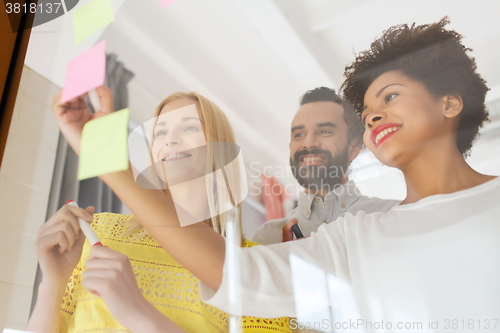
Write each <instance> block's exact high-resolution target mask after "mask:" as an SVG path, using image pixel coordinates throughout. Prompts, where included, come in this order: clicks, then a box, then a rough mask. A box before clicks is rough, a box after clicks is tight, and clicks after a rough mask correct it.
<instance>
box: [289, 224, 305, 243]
mask: <svg viewBox="0 0 500 333" xmlns="http://www.w3.org/2000/svg"><path fill="white" fill-rule="evenodd" d="M292 231H293V233H294V234H295V237H297V239H299V238H302V237H304V235H303V234H302V231H300V228H299V226H298V225H297V224H294V225H292Z"/></svg>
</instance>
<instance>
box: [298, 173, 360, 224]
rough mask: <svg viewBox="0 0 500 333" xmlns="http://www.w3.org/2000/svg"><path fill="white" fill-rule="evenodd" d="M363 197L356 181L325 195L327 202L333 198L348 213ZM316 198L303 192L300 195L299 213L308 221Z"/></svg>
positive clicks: (340, 186) (350, 181)
mask: <svg viewBox="0 0 500 333" xmlns="http://www.w3.org/2000/svg"><path fill="white" fill-rule="evenodd" d="M360 196H361V192H360V191H359V189H358V187H357V186H356V184H355V183H354V181H352V180H349V181H348V182H346V183H344V184H341V185H338V186H336V187H335V189H334V190H333V191H330V192H328V193H327V194H326V195H325V200H326V199H328V198H329V197H333V198H332V199H333V200H334V201H335V203H336V204H337V205H339V207H340V208H341V209H342V211H344V212H345V211H346V210H347V208H349V207H350V206H351V205H352V204H353V203H354V202H356V200H358V199H359V197H360ZM315 197H316V196H315V195H314V194H309V193H306V192H301V193H300V194H299V204H298V208H299V211H300V212H301V213H302V215H304V217H306V218H307V219H308V220H309V219H310V217H311V215H312V204H313V201H314V198H315Z"/></svg>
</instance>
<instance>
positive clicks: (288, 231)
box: [281, 219, 299, 243]
mask: <svg viewBox="0 0 500 333" xmlns="http://www.w3.org/2000/svg"><path fill="white" fill-rule="evenodd" d="M298 223H299V221H297V219H291V220H290V222H288V224H287V225H285V226H284V227H283V229H282V230H283V237H282V240H281V242H282V243H284V242H289V241H292V240H293V231H292V226H293V225H295V224H298Z"/></svg>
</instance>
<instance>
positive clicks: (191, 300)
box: [27, 87, 290, 332]
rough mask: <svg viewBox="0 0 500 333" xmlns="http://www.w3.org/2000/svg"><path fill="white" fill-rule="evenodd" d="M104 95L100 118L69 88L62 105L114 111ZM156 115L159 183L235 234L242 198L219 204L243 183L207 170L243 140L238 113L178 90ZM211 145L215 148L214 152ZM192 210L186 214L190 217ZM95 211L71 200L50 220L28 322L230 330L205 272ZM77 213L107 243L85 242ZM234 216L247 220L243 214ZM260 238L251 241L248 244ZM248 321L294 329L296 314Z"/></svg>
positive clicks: (140, 231) (40, 328) (73, 115)
mask: <svg viewBox="0 0 500 333" xmlns="http://www.w3.org/2000/svg"><path fill="white" fill-rule="evenodd" d="M98 93H99V94H100V95H101V112H102V113H101V114H97V115H93V116H91V114H90V112H89V111H88V108H87V106H86V104H85V103H84V102H83V100H82V99H81V98H80V99H76V100H73V101H71V102H68V103H65V104H60V103H59V100H60V92H59V93H58V94H57V95H56V96H55V97H54V112H55V113H57V112H63V113H65V116H66V117H67V118H68V119H81V118H83V119H86V120H89V119H90V118H91V117H94V118H96V117H99V116H101V115H104V114H106V112H107V111H106V110H108V109H109V110H112V109H113V106H112V103H107V102H106V101H107V100H108V99H106V97H109V96H110V95H111V93H110V91H109V90H108V89H107V88H105V87H100V88H98ZM103 95H104V96H105V98H104V100H103V99H102V96H103ZM111 100H112V99H111ZM179 111H181V112H179ZM78 117H80V118H78ZM155 117H156V118H155V121H154V122H155V124H154V129H153V134H152V140H151V143H150V148H151V150H150V152H151V157H152V159H153V162H154V165H155V167H154V170H155V171H156V175H157V177H158V178H159V180H160V182H159V183H161V184H167V187H165V188H164V190H163V192H165V193H166V194H167V195H168V196H169V197H173V198H174V199H175V204H176V206H179V207H181V208H184V209H185V210H186V211H189V212H190V213H191V217H192V216H195V217H196V216H198V217H199V216H207V211H208V216H209V218H207V219H206V220H205V223H206V224H208V225H210V226H211V227H212V228H213V229H214V230H215V231H216V232H217V233H219V234H221V235H225V226H226V220H227V218H228V214H229V213H230V212H235V211H236V212H241V210H239V209H238V208H239V206H240V205H237V209H236V210H232V211H230V212H229V211H228V212H222V211H223V210H222V211H221V212H219V211H214V209H217V208H216V207H218V206H220V204H221V202H223V201H224V200H225V199H224V198H223V195H222V194H218V193H219V192H220V193H228V192H232V193H236V194H237V193H238V192H239V191H238V190H236V191H234V187H233V191H228V192H225V191H214V188H213V185H211V184H214V181H216V180H217V179H214V178H217V177H201V176H203V175H205V174H207V172H206V168H207V167H206V166H208V168H211V169H212V170H209V171H215V170H214V169H216V168H217V166H218V165H221V164H223V163H224V161H222V159H224V155H225V154H226V153H227V151H223V150H221V149H220V148H218V146H217V145H214V144H213V143H217V142H224V143H233V144H234V143H235V138H234V133H233V130H232V127H231V125H230V123H229V121H228V119H227V118H226V116H225V115H224V113H223V112H222V111H221V110H220V109H219V108H218V107H217V106H216V105H215V104H214V103H212V102H211V101H209V100H208V99H206V98H204V97H203V96H201V95H199V94H196V93H174V94H172V95H170V96H169V97H168V98H166V99H165V100H164V101H163V102H162V103H160V105H159V106H158V108H157V109H156V112H155ZM58 120H60V118H58ZM204 150H209V152H208V155H207V154H206V153H205V152H204ZM207 156H210V162H209V163H207V158H206V157H207ZM96 163H98V161H96ZM236 168H237V167H236ZM208 174H210V172H208ZM229 175H230V176H229V178H231V175H232V176H233V179H227V180H228V181H229V183H231V184H239V179H238V176H237V175H238V173H229ZM157 180H158V179H157ZM150 181H153V182H154V180H150ZM218 184H220V183H218ZM223 184H224V183H223ZM219 186H220V185H219ZM200 188H205V189H206V190H205V191H200V190H199V189H200ZM214 194H216V195H214ZM240 199H241V198H240ZM239 201H241V200H238V202H239ZM207 202H209V203H210V204H207ZM202 203H204V204H202ZM182 211H183V210H182V209H179V210H178V213H177V214H178V217H179V218H180V219H182V213H181V212H182ZM92 213H93V208H92V207H89V208H87V209H86V210H83V209H79V208H76V207H72V206H68V205H65V206H64V207H63V208H61V209H60V210H59V211H58V212H57V213H56V214H55V215H54V216H53V217H52V218H50V219H49V220H48V221H47V222H46V223H45V224H44V225H43V226H42V227H41V228H40V230H39V233H38V235H37V242H36V251H37V255H38V258H39V261H40V268H41V270H42V272H43V279H42V283H41V284H40V288H39V294H38V299H37V303H36V306H35V309H34V311H33V314H32V317H31V319H30V322H29V323H28V328H27V329H28V330H30V331H35V332H86V331H99V332H111V331H112V332H125V331H129V330H130V331H133V332H177V331H178V332H184V331H185V332H227V331H228V318H229V315H228V314H226V313H224V312H222V311H220V310H219V309H217V308H215V307H212V306H209V305H207V304H204V303H203V302H201V301H200V294H199V289H198V288H199V286H198V279H197V278H196V277H195V276H194V275H193V274H192V273H191V272H190V271H188V270H187V269H185V268H184V267H182V266H181V265H180V264H179V263H178V262H177V261H175V260H174V259H173V258H172V257H171V256H170V255H169V254H168V253H166V252H165V251H164V250H163V249H162V247H161V246H160V245H159V244H158V243H157V242H156V241H155V240H154V239H153V238H152V237H151V236H150V235H149V233H148V232H147V231H146V230H145V229H144V228H143V227H142V225H141V223H140V222H139V220H138V219H137V218H136V217H135V216H133V215H121V214H112V213H102V214H95V215H94V216H93V218H92V215H91V214H92ZM236 214H240V213H236ZM210 216H213V217H211V218H210ZM76 217H81V218H84V219H86V220H87V221H89V222H92V227H93V229H94V230H95V232H96V234H97V236H98V237H99V239H100V240H101V242H102V243H103V244H104V245H105V246H104V247H94V248H91V247H90V244H89V243H88V242H85V237H84V236H83V234H82V233H81V231H80V229H79V225H78V222H77V220H76ZM233 217H234V218H235V220H237V221H241V216H233ZM169 231H170V230H168V228H165V229H164V230H163V232H167V233H168V232H169ZM253 245H255V244H253V243H251V242H249V241H247V240H244V239H243V241H242V246H244V247H251V246H253ZM75 266H76V268H75ZM68 280H69V282H68ZM61 299H62V303H61ZM239 324H240V325H239V326H240V328H242V329H243V330H244V331H247V332H289V331H290V329H289V324H288V319H287V318H279V319H261V318H253V317H244V318H243V319H242V320H241V321H240V322H239Z"/></svg>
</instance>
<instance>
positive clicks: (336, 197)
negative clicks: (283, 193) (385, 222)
mask: <svg viewBox="0 0 500 333" xmlns="http://www.w3.org/2000/svg"><path fill="white" fill-rule="evenodd" d="M399 202H400V201H398V200H384V199H380V198H370V197H367V196H364V195H362V194H361V192H360V191H359V189H358V188H357V186H356V184H354V181H352V180H350V181H348V182H347V183H345V184H342V185H339V186H337V187H335V189H334V190H333V191H331V192H328V193H327V194H326V195H325V199H324V200H323V199H322V198H320V197H317V196H315V195H313V194H307V193H305V192H302V193H300V195H299V204H298V206H297V208H295V209H294V210H292V211H291V212H290V213H289V214H288V215H287V216H285V217H284V218H282V219H275V220H270V221H268V222H266V223H264V224H262V225H261V226H260V227H258V228H257V230H255V233H254V234H253V236H252V237H251V240H252V241H253V242H255V243H258V244H262V245H269V244H275V243H281V241H282V229H283V227H284V226H285V225H286V224H287V223H288V222H290V220H291V219H293V218H296V219H297V221H298V225H299V228H300V230H301V231H302V233H303V234H304V236H309V235H310V234H311V232H313V231H314V232H316V231H317V230H318V228H319V227H320V226H321V224H323V223H330V222H332V221H335V220H336V219H337V218H339V217H341V216H344V214H345V213H351V214H353V215H356V214H357V213H358V212H359V211H364V212H365V213H366V214H370V213H374V212H387V211H388V210H390V209H391V208H392V207H393V206H395V205H397V204H399ZM294 238H295V236H294Z"/></svg>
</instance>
